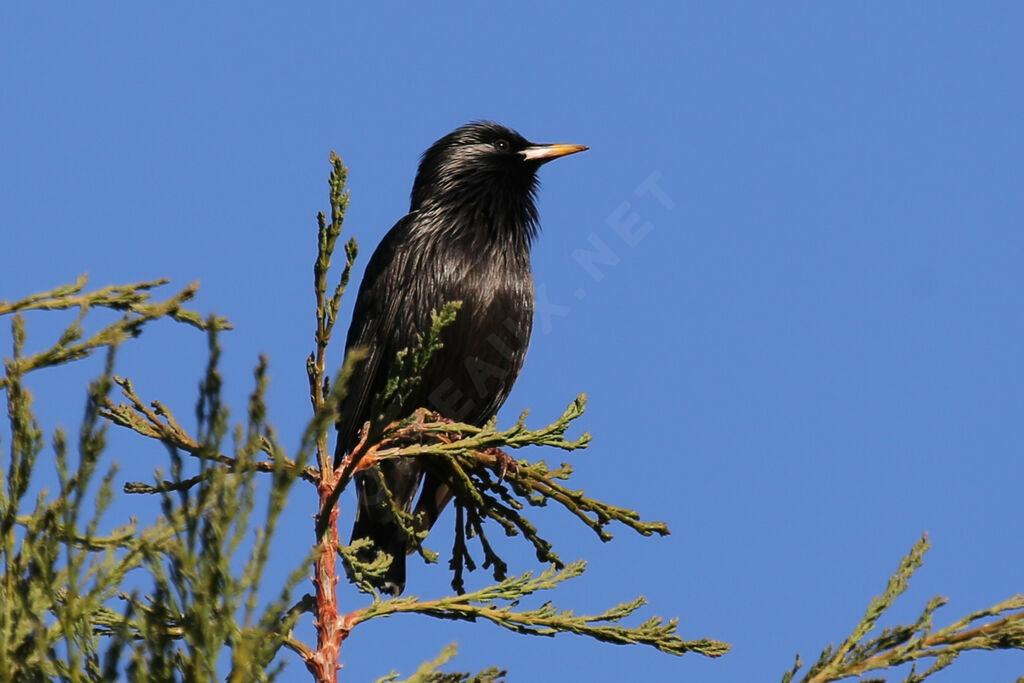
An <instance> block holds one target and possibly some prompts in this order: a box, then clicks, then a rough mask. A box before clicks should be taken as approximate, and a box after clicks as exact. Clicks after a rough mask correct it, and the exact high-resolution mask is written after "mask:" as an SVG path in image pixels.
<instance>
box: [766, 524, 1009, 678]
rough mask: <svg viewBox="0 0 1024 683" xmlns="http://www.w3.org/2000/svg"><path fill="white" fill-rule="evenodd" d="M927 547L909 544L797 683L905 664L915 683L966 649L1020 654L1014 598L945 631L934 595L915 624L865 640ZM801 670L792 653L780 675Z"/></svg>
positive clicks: (924, 540)
mask: <svg viewBox="0 0 1024 683" xmlns="http://www.w3.org/2000/svg"><path fill="white" fill-rule="evenodd" d="M929 547H930V544H929V543H928V537H927V534H926V535H925V536H922V537H921V539H920V540H919V541H917V543H915V544H914V546H913V548H911V551H910V554H909V555H907V556H906V557H904V558H903V559H902V560H901V561H900V564H899V566H898V567H897V569H896V572H895V573H894V574H893V575H892V577H891V578H890V579H889V583H888V585H887V586H886V589H885V592H883V593H882V594H881V595H879V596H876V597H875V598H874V599H872V600H871V603H870V604H869V605H868V608H867V611H866V612H865V614H864V617H863V618H862V619H861V620H860V621H859V622H858V623H857V625H856V626H854V628H853V631H851V633H850V635H849V636H848V637H847V638H846V639H845V640H844V641H843V642H842V644H840V646H839V647H837V648H833V647H832V646H829V647H827V648H825V650H824V651H823V652H822V653H821V656H820V657H819V658H818V660H817V661H816V662H815V663H814V664H813V665H811V667H810V669H809V670H808V671H807V673H806V674H805V675H804V677H803V678H801V679H800V681H801V682H802V683H826V682H827V681H839V680H843V679H845V678H853V677H861V676H863V675H864V674H866V673H868V672H870V671H879V670H883V669H889V668H892V667H896V666H899V665H901V664H906V663H909V662H913V663H914V664H913V666H912V667H911V671H910V673H909V674H908V676H907V677H906V678H905V679H904V681H906V682H908V683H916V682H917V681H923V680H924V679H925V678H927V677H928V676H930V675H932V674H933V673H935V672H937V671H940V670H942V669H944V668H946V667H947V666H949V665H950V664H952V663H953V661H954V660H955V659H956V658H957V657H958V656H959V655H961V654H962V653H964V652H967V651H969V650H999V649H1004V650H1005V649H1017V650H1024V595H1016V596H1014V597H1012V598H1010V599H1009V600H1004V601H1003V602H1000V603H998V604H996V605H993V606H992V607H989V608H986V609H982V610H979V611H977V612H973V613H971V614H968V615H967V616H966V617H964V618H962V619H958V620H957V621H955V622H953V623H952V624H950V625H949V626H946V627H945V628H942V629H939V630H934V627H933V623H932V622H933V618H934V614H935V612H936V610H938V609H939V608H940V607H942V606H943V605H945V604H946V603H947V602H948V600H946V598H943V597H941V596H937V597H935V598H932V599H931V600H929V601H928V603H927V604H926V605H925V607H924V609H923V610H922V611H921V615H920V616H919V617H918V618H917V619H916V620H915V621H914V623H912V624H905V625H900V626H895V627H887V628H884V629H883V630H882V632H881V633H880V634H879V635H877V636H875V637H873V638H869V637H868V636H869V634H870V633H871V632H872V631H873V630H874V629H875V627H876V625H877V623H878V621H879V619H880V618H881V617H882V615H883V614H885V612H886V611H887V610H888V609H889V608H890V607H892V604H893V602H895V600H896V598H898V597H899V596H900V595H901V594H902V593H903V592H904V591H905V590H906V589H907V586H908V584H909V580H910V577H911V576H912V575H913V574H914V572H915V571H917V570H918V569H919V568H920V567H921V565H922V563H923V561H924V554H925V553H926V552H927V551H928V548H929ZM922 660H930V661H931V666H930V667H929V668H928V669H926V670H925V671H923V672H921V673H918V672H917V662H919V661H922ZM802 666H803V662H802V661H801V660H800V656H799V655H797V657H796V663H795V664H794V666H793V668H792V669H790V670H789V671H788V672H786V674H785V675H784V676H783V677H782V681H783V683H791V681H793V680H794V677H795V676H796V674H797V672H798V671H799V670H800V668H801V667H802ZM873 680H877V681H884V680H886V679H873Z"/></svg>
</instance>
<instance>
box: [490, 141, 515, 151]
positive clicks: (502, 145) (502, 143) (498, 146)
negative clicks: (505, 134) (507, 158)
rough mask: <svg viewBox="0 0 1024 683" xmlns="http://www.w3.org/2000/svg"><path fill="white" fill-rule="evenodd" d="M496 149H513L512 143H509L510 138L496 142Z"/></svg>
mask: <svg viewBox="0 0 1024 683" xmlns="http://www.w3.org/2000/svg"><path fill="white" fill-rule="evenodd" d="M494 149H496V150H498V151H499V152H507V151H509V150H510V149H512V145H510V144H508V140H498V141H497V142H495V143H494Z"/></svg>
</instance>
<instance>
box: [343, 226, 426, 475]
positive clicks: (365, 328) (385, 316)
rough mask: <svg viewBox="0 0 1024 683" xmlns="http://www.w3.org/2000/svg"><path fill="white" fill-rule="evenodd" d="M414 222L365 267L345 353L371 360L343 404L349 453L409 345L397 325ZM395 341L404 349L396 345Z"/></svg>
mask: <svg viewBox="0 0 1024 683" xmlns="http://www.w3.org/2000/svg"><path fill="white" fill-rule="evenodd" d="M413 220H414V215H413V214H409V215H407V216H405V217H404V218H402V219H401V220H400V221H398V223H396V224H395V225H394V227H392V228H391V230H390V231H388V234H387V235H386V236H385V237H384V239H383V240H381V243H380V245H378V247H377V249H376V250H375V251H374V252H373V256H371V257H370V261H369V262H368V263H367V265H366V273H365V274H364V275H363V281H362V284H361V285H360V287H359V294H358V295H357V297H356V304H355V308H354V309H353V311H352V324H351V326H350V327H349V330H348V338H347V340H346V343H345V354H346V355H348V353H349V352H350V351H352V350H353V349H356V348H362V349H363V350H365V352H366V354H367V355H366V358H365V359H364V360H363V361H362V362H360V363H359V365H358V366H357V367H356V368H355V370H354V371H353V373H352V376H351V378H350V379H349V384H348V391H347V392H346V395H345V398H344V399H343V400H342V408H341V418H340V420H339V422H338V438H339V439H341V440H342V443H343V444H344V446H343V452H346V453H347V452H349V451H351V449H352V448H354V447H355V445H356V444H357V443H358V434H359V430H360V429H362V426H363V423H365V422H366V421H367V420H369V419H371V417H372V416H371V415H370V414H369V412H370V410H371V408H372V403H373V399H374V397H375V395H376V394H377V393H378V392H379V391H380V389H381V388H382V387H383V385H384V382H385V381H386V380H387V371H388V365H389V363H390V362H391V360H393V358H394V355H395V353H397V352H398V351H399V350H401V349H402V348H404V346H405V345H406V344H402V341H401V339H402V338H403V337H405V336H407V333H406V334H402V332H401V331H400V330H396V329H395V325H396V322H397V320H398V317H399V316H398V312H399V310H400V308H401V307H402V300H403V291H404V290H406V289H407V283H406V280H407V278H408V276H409V269H408V267H407V262H408V256H409V255H408V253H407V249H404V248H402V247H403V244H406V243H407V240H406V239H405V236H406V234H407V233H408V231H409V228H410V227H411V225H412V222H413ZM396 342H397V343H398V344H401V345H400V346H396ZM337 465H338V463H335V466H337Z"/></svg>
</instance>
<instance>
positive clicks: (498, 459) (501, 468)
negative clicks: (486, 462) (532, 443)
mask: <svg viewBox="0 0 1024 683" xmlns="http://www.w3.org/2000/svg"><path fill="white" fill-rule="evenodd" d="M486 452H487V453H488V454H489V455H493V456H494V467H495V469H496V470H497V471H498V482H499V483H501V482H504V481H505V476H506V475H507V474H508V473H509V472H511V473H512V476H513V477H516V476H519V463H518V462H516V459H515V458H513V457H512V456H511V455H509V454H508V453H506V452H505V451H503V450H501V449H500V448H488V449H487V451H486Z"/></svg>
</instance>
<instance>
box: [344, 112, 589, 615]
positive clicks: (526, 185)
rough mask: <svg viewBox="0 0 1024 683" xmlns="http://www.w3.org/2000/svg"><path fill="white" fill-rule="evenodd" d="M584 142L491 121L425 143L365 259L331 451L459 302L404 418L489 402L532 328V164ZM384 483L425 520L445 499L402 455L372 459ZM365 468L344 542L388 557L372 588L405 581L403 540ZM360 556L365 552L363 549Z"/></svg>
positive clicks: (483, 415)
mask: <svg viewBox="0 0 1024 683" xmlns="http://www.w3.org/2000/svg"><path fill="white" fill-rule="evenodd" d="M583 149H586V148H585V147H582V146H580V145H537V144H534V143H531V142H529V141H527V140H526V139H525V138H523V137H522V136H521V135H519V134H518V133H516V132H514V131H512V130H510V129H508V128H505V127H503V126H500V125H498V124H495V123H489V122H479V123H471V124H468V125H466V126H463V127H461V128H459V129H457V130H455V131H454V132H452V133H450V134H449V135H446V136H445V137H443V138H441V139H440V140H438V141H437V142H435V143H434V144H433V145H432V146H431V147H430V148H429V149H428V150H427V151H426V152H425V153H424V154H423V157H422V160H421V162H420V166H419V171H418V173H417V175H416V180H415V183H414V184H413V190H412V203H411V207H410V211H409V214H408V215H406V216H405V217H404V218H402V219H401V220H400V221H398V223H396V224H395V226H394V227H393V228H392V229H391V230H390V231H389V232H388V234H387V235H386V236H385V237H384V239H383V240H382V241H381V243H380V245H379V246H378V247H377V249H376V251H374V253H373V256H371V258H370V261H369V263H368V264H367V267H366V273H365V275H364V276H363V281H362V284H361V285H360V287H359V294H358V297H357V299H356V304H355V309H354V311H353V315H352V324H351V325H350V327H349V332H348V339H347V342H346V352H347V351H348V350H350V349H353V348H357V347H361V348H363V349H365V350H366V351H367V354H368V355H367V358H366V359H365V360H364V361H363V362H362V363H361V364H360V365H359V366H358V368H357V369H356V371H355V373H354V375H353V377H352V379H351V380H350V383H349V389H348V392H347V396H346V398H345V399H344V401H343V403H342V406H341V420H340V422H339V424H338V430H339V434H338V436H339V439H340V442H339V450H338V453H339V454H344V453H347V452H349V451H350V450H351V449H352V448H354V447H355V445H356V444H357V442H358V440H359V438H358V435H359V430H360V429H361V427H362V425H363V424H364V423H365V422H366V421H368V420H373V419H374V418H375V417H376V416H375V415H374V414H373V413H374V409H373V405H372V404H373V399H374V397H375V396H376V395H377V394H378V393H379V392H380V391H381V389H382V388H383V386H384V383H385V380H386V379H387V375H388V372H389V370H390V367H391V363H392V361H393V360H394V358H395V354H396V353H397V352H398V351H400V350H401V349H404V348H408V347H412V346H413V345H414V344H415V341H416V336H417V335H419V334H422V333H424V332H426V331H427V330H428V329H429V327H430V321H431V313H432V312H433V311H436V310H439V309H440V308H441V307H442V306H443V305H444V304H446V303H448V302H451V301H461V302H462V307H461V309H460V310H459V312H458V315H457V317H456V319H455V322H454V323H453V324H451V325H450V326H449V327H447V328H446V329H445V330H444V333H443V338H442V339H443V343H444V346H443V348H442V349H440V350H439V351H438V352H437V353H436V354H435V355H434V356H433V357H432V359H431V361H430V364H429V365H428V367H427V369H426V371H425V372H424V373H423V375H422V381H421V382H420V384H419V386H418V388H417V389H416V390H415V391H414V393H413V395H412V396H410V397H409V399H408V400H407V401H405V402H404V403H403V405H402V406H400V407H399V411H398V412H399V413H400V414H401V415H403V416H404V415H407V414H409V413H411V412H412V411H413V410H415V409H416V408H418V407H426V408H429V409H431V410H434V411H436V412H438V413H440V414H441V415H443V416H445V417H447V418H450V419H453V420H456V421H464V422H469V423H472V424H477V425H482V424H484V423H485V422H487V421H488V420H489V419H490V418H491V417H493V416H494V414H495V413H496V412H497V411H498V409H499V408H500V407H501V405H502V403H503V402H504V401H505V399H506V398H507V397H508V394H509V392H510V391H511V389H512V385H513V383H514V382H515V380H516V377H517V376H518V374H519V370H520V369H521V368H522V365H523V359H524V357H525V355H526V348H527V345H528V343H529V338H530V330H531V328H532V326H533V278H532V274H531V270H530V245H531V243H532V241H533V239H534V238H535V237H536V235H537V231H538V218H537V208H536V205H535V202H534V200H535V194H536V189H537V176H536V172H537V169H538V168H539V167H540V166H541V165H542V164H543V163H545V162H546V161H549V160H551V159H553V158H557V157H559V156H563V155H565V154H571V153H573V152H577V151H581V150H583ZM380 472H381V476H383V478H384V481H385V483H386V484H387V486H388V489H389V490H390V491H391V493H392V494H393V495H394V496H395V500H396V501H397V503H398V505H399V506H401V508H402V509H404V510H405V511H410V510H411V508H412V502H413V499H414V498H415V496H416V493H417V490H418V489H419V488H420V483H421V481H423V490H422V493H421V496H420V500H419V502H418V504H417V507H416V513H417V514H420V515H422V517H421V519H422V520H423V526H424V527H425V528H429V527H430V526H431V525H432V524H433V523H434V521H435V520H436V518H437V515H438V514H439V513H440V510H441V508H443V506H444V505H445V504H446V503H447V502H448V499H449V495H448V491H447V487H446V486H445V485H444V483H443V482H439V481H435V480H434V477H433V476H432V475H431V474H430V473H427V474H426V476H425V477H424V473H423V469H422V466H421V465H420V464H419V463H418V462H416V461H415V460H412V459H399V460H389V461H384V462H382V463H381V464H380ZM377 476H378V475H377V474H376V472H375V471H372V470H371V471H367V472H365V473H363V474H360V475H359V476H357V479H356V485H357V490H358V495H359V507H358V510H357V513H356V522H355V525H354V528H353V531H352V538H353V540H356V539H359V538H371V539H373V541H374V545H375V547H376V548H378V549H380V550H384V551H386V552H387V553H388V554H390V555H391V556H392V557H393V560H392V564H391V569H390V571H389V573H388V575H387V576H386V577H385V579H384V581H382V582H381V583H380V585H379V586H378V587H379V588H380V589H381V590H383V591H385V592H389V593H393V594H396V595H397V594H398V593H400V592H401V591H402V589H403V587H404V585H405V554H406V550H407V548H406V542H405V541H404V540H403V537H402V535H401V533H400V532H399V530H398V529H396V528H395V526H394V524H393V523H392V521H391V519H390V517H389V515H388V513H387V512H386V511H384V510H383V509H381V508H380V507H379V505H378V504H377V503H378V502H379V500H380V499H379V498H378V496H377V493H378V492H379V491H380V487H379V485H378V482H377V480H376V477H377ZM370 556H371V557H372V553H371V554H370Z"/></svg>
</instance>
